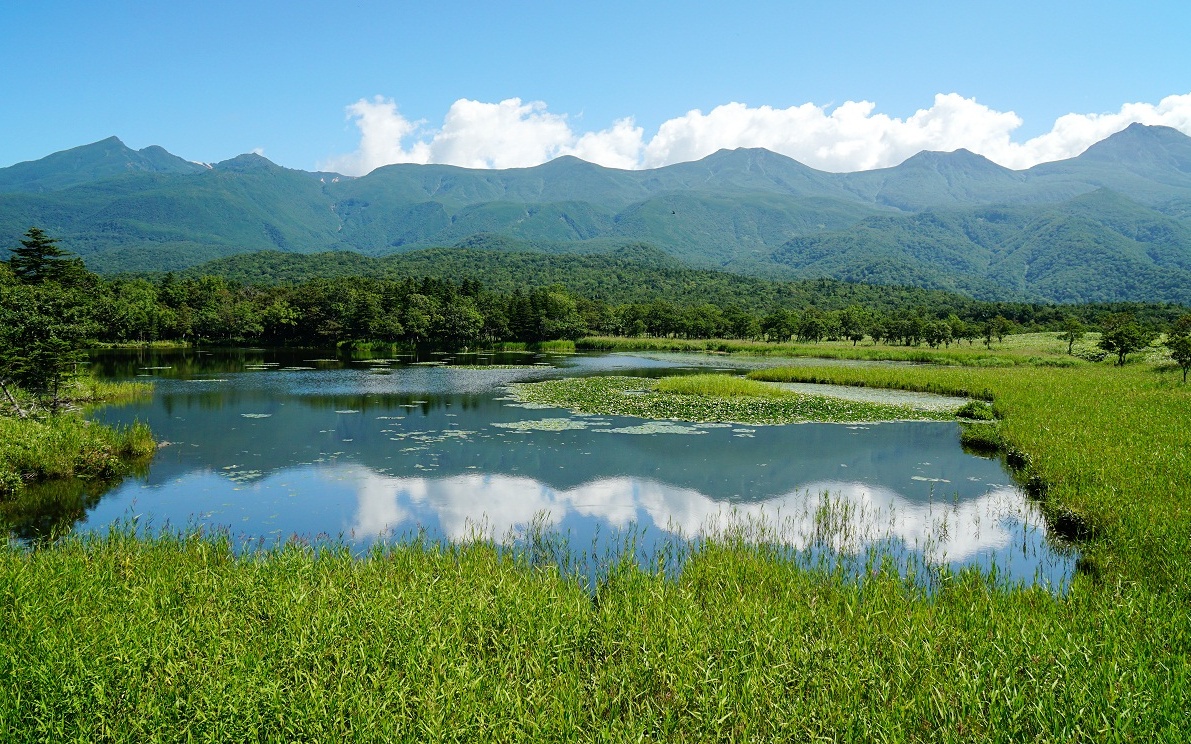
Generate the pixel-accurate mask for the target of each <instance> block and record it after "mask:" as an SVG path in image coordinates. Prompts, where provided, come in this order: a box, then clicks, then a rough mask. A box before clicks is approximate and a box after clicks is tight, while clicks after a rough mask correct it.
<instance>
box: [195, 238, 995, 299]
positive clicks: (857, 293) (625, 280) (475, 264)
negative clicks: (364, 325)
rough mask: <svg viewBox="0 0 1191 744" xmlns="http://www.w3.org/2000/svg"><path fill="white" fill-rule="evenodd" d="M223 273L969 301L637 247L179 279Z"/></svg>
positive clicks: (222, 265)
mask: <svg viewBox="0 0 1191 744" xmlns="http://www.w3.org/2000/svg"><path fill="white" fill-rule="evenodd" d="M204 275H211V276H221V277H224V278H226V279H230V280H233V281H236V282H240V283H243V284H300V283H302V282H306V281H309V280H311V279H315V278H340V277H353V276H367V277H373V278H389V279H404V278H407V277H419V278H421V277H429V278H434V279H450V280H452V281H462V280H464V279H476V280H480V281H482V282H483V284H484V286H485V287H487V288H489V289H491V290H494V291H497V292H511V291H512V290H514V289H516V288H518V287H521V288H526V287H550V286H554V285H559V286H562V287H565V288H566V289H567V290H569V291H570V292H572V293H574V294H576V295H578V296H581V297H586V298H590V299H599V300H604V301H605V302H608V303H611V304H622V303H628V302H652V301H653V300H658V299H662V300H667V301H670V302H674V303H676V304H679V305H684V306H689V305H699V304H702V303H712V304H715V305H718V306H720V307H725V308H726V307H732V306H736V307H739V308H741V309H743V310H747V311H750V312H768V311H769V310H771V309H773V308H776V307H779V306H780V307H805V306H807V305H815V306H817V307H819V308H821V309H827V310H832V309H842V308H845V307H847V306H848V305H851V304H859V305H863V306H865V307H870V308H879V309H882V310H885V311H889V312H892V311H894V310H897V309H904V308H907V307H915V306H921V307H944V306H945V307H949V308H956V309H962V308H966V307H969V306H975V304H976V303H975V302H974V301H973V300H972V299H971V298H968V297H965V296H963V295H959V294H954V293H949V292H942V291H937V290H928V289H919V288H917V287H888V286H871V285H862V284H853V283H848V282H840V281H835V280H830V279H815V280H800V281H773V280H766V279H761V278H756V277H748V276H741V275H739V274H732V273H728V272H724V271H714V270H709V269H692V268H690V267H688V266H685V265H683V264H682V263H681V262H679V261H677V260H676V259H674V258H673V257H672V256H670V255H668V254H666V253H664V252H662V251H660V250H658V249H656V248H651V247H649V246H645V245H630V246H626V247H624V248H620V249H618V250H615V251H611V252H608V253H595V254H586V255H573V254H549V253H541V252H533V251H516V250H485V249H483V248H477V247H472V248H428V249H423V250H417V251H411V252H408V253H402V254H397V255H391V256H385V257H383V258H373V257H369V256H363V255H360V254H358V253H352V252H337V253H318V254H313V255H295V254H290V253H281V252H278V251H266V252H262V253H253V254H244V255H239V256H231V257H228V258H222V259H218V260H215V261H211V262H209V263H205V264H202V265H200V266H196V267H193V268H191V269H187V270H186V271H185V272H182V273H181V274H180V275H179V276H181V277H191V278H196V277H199V276H204Z"/></svg>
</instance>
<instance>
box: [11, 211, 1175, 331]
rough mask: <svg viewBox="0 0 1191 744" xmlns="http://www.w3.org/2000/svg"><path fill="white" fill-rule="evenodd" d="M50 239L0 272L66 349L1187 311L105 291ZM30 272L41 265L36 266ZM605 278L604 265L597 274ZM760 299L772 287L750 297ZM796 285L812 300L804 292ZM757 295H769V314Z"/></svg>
mask: <svg viewBox="0 0 1191 744" xmlns="http://www.w3.org/2000/svg"><path fill="white" fill-rule="evenodd" d="M33 234H34V231H30V233H29V235H30V236H32V235H33ZM35 237H36V240H26V241H23V243H30V242H32V244H34V245H35V246H38V245H40V246H41V247H40V248H38V249H37V250H40V251H41V254H39V255H40V258H33V259H30V258H29V257H28V256H27V255H26V256H23V257H18V255H17V254H16V253H14V257H13V259H12V261H10V262H9V264H0V292H3V297H4V299H3V301H2V302H0V305H3V306H5V307H6V308H7V309H6V310H5V312H6V313H8V317H9V318H10V319H12V320H13V322H16V320H17V319H19V318H27V316H29V315H30V314H31V313H36V314H37V317H38V318H40V320H39V321H38V322H39V323H43V324H44V322H45V321H46V318H47V317H49V316H54V317H57V318H60V319H61V321H62V322H64V323H68V324H69V326H70V328H69V329H67V330H62V332H61V333H59V334H58V336H56V337H57V338H60V339H61V340H62V341H63V343H67V344H77V343H79V342H80V341H81V340H82V339H84V338H85V339H94V340H98V341H102V342H115V343H127V342H149V341H187V342H196V343H221V342H231V343H250V344H269V345H274V344H275V345H314V346H322V345H340V344H348V343H356V342H392V343H412V344H422V343H428V342H429V343H440V344H444V345H455V346H461V345H474V344H485V343H492V342H499V341H525V342H535V341H543V340H547V339H560V338H561V339H567V338H570V339H574V338H579V337H581V336H584V335H589V334H601V335H620V336H643V335H644V336H657V337H678V338H736V339H752V340H769V341H787V340H791V339H795V340H799V341H810V342H817V341H822V340H840V339H846V340H851V341H852V342H854V343H858V342H860V341H861V340H864V339H865V338H872V339H874V340H876V341H879V342H884V343H896V344H907V345H918V344H928V345H930V346H939V345H948V344H950V343H953V342H959V341H967V342H968V343H973V342H975V341H976V340H979V339H984V340H985V341H991V339H993V338H1000V337H1003V336H1005V335H1006V334H1009V333H1013V332H1017V331H1021V330H1063V328H1064V325H1065V324H1069V323H1070V322H1071V321H1072V320H1075V321H1078V322H1079V323H1082V324H1085V325H1087V326H1091V327H1095V326H1097V325H1099V324H1100V322H1101V321H1102V320H1103V319H1104V318H1106V317H1109V316H1110V315H1114V314H1120V313H1122V312H1127V313H1130V314H1131V315H1132V316H1133V317H1134V318H1135V319H1136V320H1137V321H1138V322H1139V323H1140V324H1142V325H1143V326H1147V327H1150V328H1152V329H1154V330H1163V329H1165V328H1166V327H1167V326H1168V325H1169V324H1170V323H1171V322H1173V321H1174V320H1175V319H1176V318H1177V317H1179V316H1180V315H1182V314H1183V313H1184V312H1185V309H1183V308H1180V307H1178V306H1174V305H1133V304H1128V305H1122V304H1117V305H1083V306H1058V305H1046V304H1030V303H992V302H979V301H976V300H972V299H970V298H965V297H962V296H959V295H949V294H947V293H943V292H927V291H925V290H913V289H912V288H890V289H888V291H884V292H883V291H882V290H883V289H884V288H881V287H871V286H866V285H848V284H845V283H841V282H836V281H832V280H816V281H811V282H798V283H781V282H765V281H764V280H759V279H745V278H741V277H735V278H726V277H730V276H731V275H723V274H721V273H720V272H701V271H692V270H687V269H675V268H673V267H670V268H664V267H662V266H659V265H657V263H656V262H655V261H653V260H652V259H651V261H648V262H644V263H643V264H642V265H641V266H640V270H639V271H636V272H634V271H632V266H633V264H632V262H631V260H630V255H621V256H611V257H610V258H611V259H612V260H613V261H614V262H615V263H616V265H617V266H619V267H620V268H619V271H618V273H619V274H620V275H621V276H624V277H626V278H625V280H624V281H625V282H626V283H632V282H636V283H638V284H649V283H651V282H652V283H654V285H655V286H656V287H657V292H656V296H654V297H652V298H651V299H648V300H647V301H626V302H613V301H609V300H608V299H605V298H603V297H598V296H597V297H592V296H586V295H583V294H580V293H577V292H575V291H574V289H572V288H571V287H568V286H566V285H564V284H562V283H555V284H552V285H550V286H532V285H530V286H520V285H517V284H515V283H511V282H509V281H508V277H506V276H503V275H501V276H500V277H499V278H500V281H499V283H498V284H499V286H500V287H501V289H494V288H493V287H492V286H491V285H490V284H489V283H488V282H481V281H480V280H479V279H476V278H465V275H466V272H465V270H464V269H463V268H461V267H457V266H456V267H455V269H456V270H457V273H458V276H457V278H455V279H452V278H443V277H429V276H423V277H412V276H406V277H391V276H390V277H384V278H375V277H363V276H339V277H333V278H308V279H304V280H301V281H293V282H287V283H265V282H261V283H256V282H253V283H248V282H239V281H234V280H231V279H228V278H225V277H221V276H210V275H204V276H185V277H179V276H176V275H174V274H165V275H163V276H158V277H140V278H114V279H105V278H103V277H100V276H98V275H96V274H93V273H90V272H88V271H86V270H85V269H83V268H82V266H81V264H80V263H79V262H78V261H77V259H72V258H70V257H69V256H67V255H66V254H64V253H63V252H62V251H61V249H58V248H57V247H56V245H54V243H53V241H52V240H51V239H49V238H48V237H46V236H45V235H44V234H43V233H41V232H40V231H37V235H36V236H35ZM38 241H41V242H38ZM47 241H48V242H47ZM43 243H44V244H43ZM25 252H26V253H29V251H28V250H26V251H25ZM34 252H36V251H34ZM545 258H549V257H545ZM31 260H32V261H33V262H34V263H35V264H38V265H37V266H35V267H33V268H30V266H29V261H31ZM543 260H544V259H543ZM13 262H17V263H13ZM22 262H23V263H22ZM38 262H40V263H38ZM601 265H602V264H600V263H599V262H596V263H592V264H591V265H590V266H589V270H590V271H595V270H597V269H598V268H599V267H600V266H601ZM646 266H648V268H646ZM18 269H19V270H18ZM651 271H654V272H658V271H660V275H661V276H662V277H663V278H665V279H666V281H668V282H672V283H675V284H681V285H682V292H681V297H682V298H683V300H685V301H682V300H678V299H672V298H673V297H674V293H673V292H669V291H667V290H666V284H665V283H664V282H661V281H659V280H657V279H656V278H655V276H652V275H651V273H650V272H651ZM667 272H669V273H667ZM675 272H677V273H675ZM737 280H740V281H744V282H747V284H742V285H739V286H738V287H737V289H739V290H741V292H740V294H739V295H738V296H736V297H725V295H724V293H723V292H722V289H723V287H724V286H725V283H728V282H733V281H737ZM577 281H578V282H579V283H581V284H582V283H588V284H590V283H592V282H593V281H594V278H592V277H582V276H581V277H577ZM700 281H705V282H707V285H708V286H707V287H706V291H703V292H701V291H700V286H699V282H700ZM754 285H755V287H759V288H760V289H757V291H755V292H751V291H748V290H750V289H752V288H755V287H754ZM791 286H794V287H796V288H797V295H792V294H791V293H792V290H791V289H790V287H791ZM510 287H511V288H510ZM775 287H777V289H775ZM31 293H32V294H31ZM33 294H36V295H37V297H36V298H35V297H33ZM601 294H603V293H601ZM758 294H762V295H765V296H766V298H767V300H766V302H767V304H762V303H759V302H758V299H757V295H758ZM890 296H898V297H900V299H901V300H902V302H901V304H899V305H895V306H890V305H889V297H890ZM709 298H715V300H714V301H713V300H712V299H709ZM22 324H23V325H29V323H27V322H24V321H22Z"/></svg>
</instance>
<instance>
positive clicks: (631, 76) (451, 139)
mask: <svg viewBox="0 0 1191 744" xmlns="http://www.w3.org/2000/svg"><path fill="white" fill-rule="evenodd" d="M0 19H2V20H3V25H2V28H3V43H2V44H0V70H3V73H2V74H0V100H3V101H4V102H5V103H4V108H5V113H4V115H3V117H0V134H2V135H3V136H0V166H4V165H10V164H12V163H14V162H18V161H22V160H31V159H36V158H39V157H42V156H44V155H46V154H49V153H50V152H54V151H57V150H61V149H66V148H68V147H73V146H77V145H81V144H85V143H88V142H93V141H95V140H99V139H102V138H104V137H107V136H110V135H113V134H114V135H117V136H119V137H120V138H121V139H123V140H124V141H125V142H126V143H127V144H128V145H130V146H132V147H136V148H140V147H144V146H146V145H150V144H158V145H161V146H163V147H165V148H166V149H168V150H170V151H171V152H173V153H175V154H177V155H180V156H182V157H186V158H189V159H192V160H202V161H208V162H213V161H218V160H222V159H225V158H229V157H232V156H234V155H237V154H239V153H242V152H246V151H251V150H254V149H258V150H259V151H261V152H263V153H264V154H265V155H266V156H267V157H269V158H270V159H271V160H273V161H275V162H277V163H279V164H282V165H285V166H289V167H294V168H303V169H308V170H310V169H314V168H316V167H328V168H335V169H338V170H342V171H344V172H347V171H353V170H354V171H356V172H363V171H366V170H367V169H369V168H371V167H375V166H376V165H379V164H382V163H383V162H386V161H387V162H393V161H395V160H402V159H404V160H412V161H415V162H455V163H457V164H461V165H477V166H489V167H490V166H506V165H531V164H533V163H534V162H540V161H542V160H544V159H549V158H550V157H554V156H557V155H559V154H576V155H579V156H580V157H587V159H592V160H596V161H597V162H604V163H605V164H607V165H614V166H618V167H648V166H652V165H660V164H664V163H666V162H674V161H676V160H683V159H691V158H693V157H700V156H702V155H703V154H707V153H708V152H710V151H714V149H718V147H720V146H753V145H756V146H769V147H770V148H771V149H775V150H778V151H781V152H785V153H786V154H789V155H791V156H793V157H797V158H798V159H800V160H803V161H804V162H809V163H810V164H811V165H814V166H816V167H821V168H825V169H829V170H853V169H858V168H864V167H877V166H882V165H891V164H894V163H895V162H899V161H900V160H901V159H904V157H907V156H908V155H910V154H913V152H915V151H917V149H955V147H958V146H967V147H968V148H969V149H973V150H976V151H978V152H983V153H984V154H986V155H988V156H989V157H991V158H993V159H994V160H997V161H998V162H1002V163H1004V164H1006V165H1009V166H1010V167H1025V166H1027V165H1030V164H1032V163H1033V162H1037V161H1039V160H1044V159H1055V158H1056V157H1064V156H1069V155H1072V154H1076V153H1077V152H1078V151H1080V150H1082V148H1083V147H1086V146H1087V144H1090V141H1095V140H1096V139H1101V138H1102V137H1103V136H1105V135H1106V134H1108V133H1111V131H1109V130H1113V129H1114V128H1121V127H1123V126H1124V125H1125V124H1127V123H1128V122H1129V121H1131V120H1142V121H1145V122H1146V123H1164V124H1169V125H1172V126H1178V127H1179V128H1180V129H1183V131H1185V132H1187V133H1189V134H1191V52H1189V51H1188V48H1187V43H1186V33H1187V31H1188V30H1189V29H1191V3H1187V2H1185V0H1183V1H1182V2H1150V3H1147V4H1141V5H1135V6H1132V7H1130V6H1127V5H1125V4H1122V3H1107V2H1016V1H1011V2H1000V3H955V2H950V3H941V2H940V3H934V2H931V3H889V2H881V3H877V2H852V3H846V2H844V3H823V2H814V3H802V2H798V3H795V2H751V3H750V2H740V3H736V4H733V5H729V4H728V3H723V2H717V3H702V2H652V3H651V2H635V3H632V2H619V1H613V2H601V3H588V4H580V3H568V2H554V3H546V2H502V3H480V2H441V3H408V2H344V3H328V2H319V3H315V2H307V1H305V0H295V1H290V2H284V3H283V2H246V1H242V2H235V3H233V2H221V1H214V2H211V1H208V2H186V1H180V2H171V3H160V2H157V3H147V2H121V1H120V0H112V1H111V2H105V3H93V2H62V1H59V2H55V1H54V0H48V1H44V2H33V1H31V0H12V2H8V3H6V4H5V6H4V9H3V10H0ZM952 94H954V95H952ZM940 96H943V98H940ZM514 101H516V102H514ZM501 102H505V103H504V104H503V105H502V104H501ZM847 102H867V105H864V106H859V105H856V106H852V107H850V108H849V107H844V108H843V110H842V111H838V107H840V106H841V105H843V104H846V103H847ZM1164 102H1165V103H1164ZM732 103H737V104H740V105H739V106H736V107H728V106H727V105H728V104H732ZM1131 103H1140V104H1143V106H1142V107H1140V108H1138V107H1134V108H1131V109H1126V110H1122V107H1123V106H1124V105H1125V104H1131ZM348 107H354V108H353V109H352V111H353V112H354V115H349V110H348ZM798 107H801V108H798ZM692 110H698V111H699V112H700V115H699V116H688V112H691V111H692ZM837 111H838V112H837ZM917 112H924V113H922V114H919V115H918V116H917V117H916V118H915V115H916V113H917ZM1010 114H1012V115H1010ZM1068 114H1079V115H1083V116H1082V117H1080V118H1075V119H1071V118H1068V119H1067V120H1066V124H1065V125H1063V124H1062V123H1061V125H1060V126H1059V127H1057V128H1056V121H1057V120H1059V119H1060V117H1063V116H1064V115H1068ZM1091 115H1101V116H1091ZM1102 115H1107V116H1102ZM585 135H590V136H587V137H586V138H585ZM1030 143H1032V144H1030Z"/></svg>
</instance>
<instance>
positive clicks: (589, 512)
mask: <svg viewBox="0 0 1191 744" xmlns="http://www.w3.org/2000/svg"><path fill="white" fill-rule="evenodd" d="M323 475H324V477H325V476H329V475H331V474H330V473H324V474H323ZM333 477H334V478H336V479H337V480H339V481H340V482H343V481H347V482H350V483H351V484H352V487H353V488H354V489H355V496H356V511H355V516H354V520H353V522H352V525H351V534H352V535H353V536H355V537H357V538H359V537H365V536H367V537H373V538H375V537H381V536H384V535H387V534H393V533H401V532H403V531H406V530H408V529H409V527H411V526H413V525H415V524H417V525H427V524H435V525H437V527H438V530H439V531H441V533H442V534H443V535H444V536H446V537H448V538H451V539H456V540H462V539H470V538H475V537H483V538H487V539H493V540H501V539H503V538H505V537H506V536H507V535H511V534H516V531H517V529H518V528H519V527H523V526H524V525H526V524H529V523H531V522H532V521H534V520H535V519H541V518H545V520H546V521H547V522H548V523H550V524H552V525H565V524H567V523H568V521H573V518H574V517H581V518H584V519H596V520H599V521H601V522H602V523H604V524H606V525H609V526H611V527H613V528H627V527H629V526H632V525H636V526H643V527H653V528H654V529H657V530H660V531H663V532H665V533H668V534H670V535H675V536H678V537H688V538H689V537H695V536H706V535H709V534H717V533H718V532H719V531H721V530H724V529H731V528H732V527H733V526H735V525H740V524H752V525H758V526H760V525H765V526H767V528H768V529H770V530H772V531H773V532H772V536H773V537H776V538H777V539H778V540H779V541H781V542H782V543H783V544H786V545H789V546H790V547H796V548H802V547H807V546H808V545H810V544H811V543H812V542H815V541H820V540H822V539H823V538H824V534H823V529H824V527H825V525H827V524H828V523H830V526H831V530H830V532H831V534H830V535H829V538H830V539H831V540H832V542H833V547H835V548H836V549H840V550H857V549H861V548H864V547H866V546H867V545H870V544H872V543H875V542H881V541H886V540H890V539H893V540H897V541H900V542H901V543H902V544H903V545H906V546H908V547H913V548H915V549H917V550H919V551H922V552H923V553H924V554H926V556H927V557H928V558H929V559H931V560H953V561H961V562H962V561H966V560H968V559H971V558H973V557H975V556H978V555H980V554H982V553H990V552H993V551H997V550H999V549H1002V548H1005V547H1007V546H1009V545H1010V544H1011V543H1012V542H1013V540H1014V539H1015V537H1018V536H1020V535H1021V534H1022V533H1023V532H1025V533H1032V534H1033V535H1034V539H1035V540H1036V541H1038V542H1039V544H1041V539H1042V537H1043V533H1044V530H1043V529H1042V528H1041V525H1040V520H1039V518H1038V515H1037V513H1036V512H1034V511H1033V510H1032V509H1030V508H1029V507H1028V506H1027V505H1026V502H1024V501H1023V500H1022V499H1021V496H1020V494H1019V493H1018V491H1017V489H1014V488H1010V487H1005V488H999V489H995V490H992V491H990V492H988V493H986V494H984V495H982V496H980V497H978V498H975V499H968V500H964V501H959V500H955V501H952V502H950V503H947V502H941V503H935V502H933V501H932V502H927V503H921V502H913V501H910V500H908V499H906V498H905V497H904V496H902V495H901V494H898V493H896V492H893V491H891V490H888V489H884V488H879V487H874V486H870V485H868V484H865V483H852V482H842V481H837V482H830V481H824V482H819V483H808V484H805V485H803V486H801V487H800V488H798V489H796V490H794V491H791V492H790V493H786V494H782V495H780V496H776V497H773V498H768V499H765V500H763V501H755V502H742V503H736V504H733V503H730V502H723V501H716V500H714V499H711V498H708V497H707V496H705V495H704V494H701V493H699V492H698V491H695V490H691V489H686V488H676V487H674V486H671V485H669V484H666V483H660V482H657V481H651V480H642V479H637V478H624V477H620V478H605V479H602V480H597V481H592V482H590V483H584V484H582V485H579V486H576V487H574V488H570V489H565V490H559V489H555V488H552V487H550V486H548V485H546V484H543V483H540V482H538V481H536V480H533V479H532V478H524V477H513V476H504V475H478V474H477V475H464V476H456V477H451V478H437V479H432V478H392V477H388V476H384V475H380V474H378V473H374V472H372V471H370V470H368V469H366V468H358V467H347V468H341V469H338V470H336V471H334V476H333ZM1034 547H1037V546H1034ZM1027 549H1028V546H1027Z"/></svg>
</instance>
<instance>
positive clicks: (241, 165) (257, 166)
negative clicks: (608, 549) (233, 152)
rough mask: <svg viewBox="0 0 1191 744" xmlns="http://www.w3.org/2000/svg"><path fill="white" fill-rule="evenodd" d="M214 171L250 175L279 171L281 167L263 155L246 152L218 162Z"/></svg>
mask: <svg viewBox="0 0 1191 744" xmlns="http://www.w3.org/2000/svg"><path fill="white" fill-rule="evenodd" d="M214 168H215V170H222V171H230V172H232V173H251V172H256V171H269V170H280V169H281V166H280V165H277V164H276V163H274V162H273V161H272V160H269V159H268V158H266V157H265V156H264V155H259V154H257V153H255V152H246V153H243V154H241V155H237V156H236V157H234V158H230V159H228V160H223V161H221V162H218V163H216V164H215V166H214Z"/></svg>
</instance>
